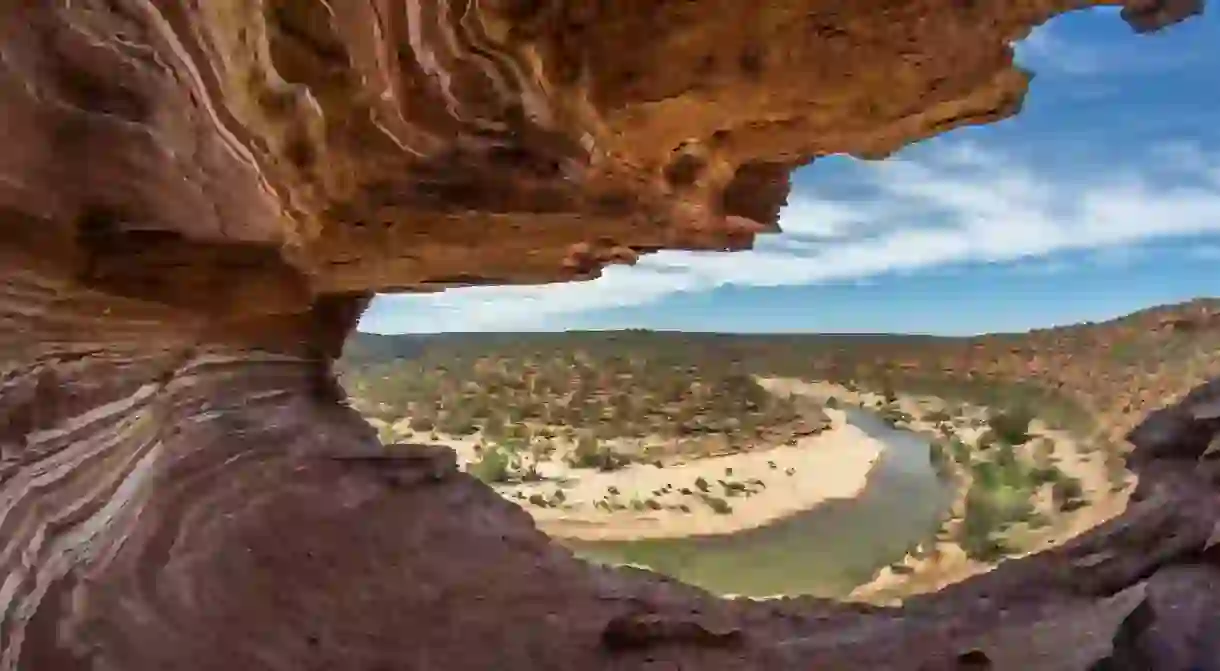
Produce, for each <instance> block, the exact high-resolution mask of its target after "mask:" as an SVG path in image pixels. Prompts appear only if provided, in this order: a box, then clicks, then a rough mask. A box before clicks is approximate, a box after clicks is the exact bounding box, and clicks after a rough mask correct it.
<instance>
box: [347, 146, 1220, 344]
mask: <svg viewBox="0 0 1220 671" xmlns="http://www.w3.org/2000/svg"><path fill="white" fill-rule="evenodd" d="M944 146H945V147H947V149H946V150H945V151H943V152H942V151H938V153H937V154H936V157H935V158H932V159H925V160H915V159H909V158H908V159H901V158H895V159H890V160H887V161H882V162H875V163H865V162H861V163H858V164H855V165H853V166H852V167H851V170H852V172H853V173H854V175H855V177H856V180H855V183H854V184H852V187H853V190H854V189H857V188H859V189H864V190H866V191H868V192H869V194H870V197H869V198H868V199H867V200H861V199H860V198H858V197H857V198H853V199H845V198H835V197H833V196H829V195H826V194H818V195H813V194H810V193H807V192H806V193H804V194H797V195H795V196H794V198H793V199H792V204H791V205H789V207H788V208H786V209H785V211H784V212H783V214H782V218H781V224H782V226H783V228H784V229H785V231H787V232H790V233H793V234H795V235H796V236H798V237H797V238H795V239H785V238H784V237H783V236H782V235H781V236H764V237H762V238H760V239H759V243H758V245H757V246H756V248H755V249H754V250H752V251H746V252H737V253H730V254H722V253H695V252H662V253H659V254H656V255H654V256H648V257H644V258H643V259H641V261H640V263H639V264H638V265H636V266H635V267H613V268H609V269H607V271H606V272H605V274H604V276H603V277H602V278H600V279H598V280H595V281H592V282H584V283H574V284H559V285H547V286H532V287H480V288H472V289H461V290H452V291H449V292H446V293H443V294H431V295H412V296H397V297H390V298H382V299H379V300H380V301H381V303H380V304H379V305H378V307H377V309H376V310H375V311H374V312H373V313H372V314H371V315H369V316H368V317H367V318H366V320H365V323H364V324H363V326H364V327H365V328H368V329H370V330H378V331H387V332H391V331H400V330H404V329H405V330H411V331H427V332H431V331H462V330H515V329H528V328H538V327H544V326H554V325H555V324H556V323H561V322H563V321H564V320H565V319H571V318H573V317H574V316H576V315H578V314H580V313H585V312H589V311H594V310H604V309H607V308H615V307H626V306H636V305H643V304H648V303H651V302H654V301H657V300H659V299H661V298H664V297H666V296H669V295H672V294H674V293H677V292H694V291H708V290H711V289H714V288H716V287H720V286H724V285H728V284H735V285H743V286H756V287H762V286H791V285H808V284H820V283H828V282H867V281H869V280H870V279H871V278H875V277H877V276H880V275H884V274H889V273H905V272H914V271H924V270H930V269H934V268H935V269H942V268H946V267H953V266H956V265H961V264H968V263H980V262H995V263H1012V262H1017V261H1021V260H1023V259H1024V260H1031V261H1037V260H1044V261H1045V260H1051V257H1052V256H1054V255H1057V254H1061V253H1064V252H1092V260H1091V262H1093V263H1119V264H1121V263H1125V262H1128V260H1129V259H1130V254H1131V250H1132V249H1134V248H1135V247H1136V246H1138V245H1140V244H1142V243H1147V242H1150V241H1153V240H1157V239H1167V238H1175V237H1185V236H1194V235H1200V234H1209V233H1220V180H1218V179H1216V176H1217V175H1220V153H1207V152H1205V151H1203V150H1201V149H1196V148H1191V147H1185V146H1176V147H1175V148H1173V149H1172V150H1161V151H1153V152H1150V153H1149V155H1148V156H1136V157H1132V159H1133V160H1132V162H1131V163H1130V164H1129V165H1130V166H1137V167H1138V169H1137V168H1136V167H1129V168H1124V167H1123V166H1112V165H1105V166H1099V165H1096V164H1093V165H1072V163H1071V161H1070V157H1056V158H1055V161H1054V163H1053V164H1052V166H1051V167H1053V168H1054V169H1053V170H1052V171H1046V170H1043V171H1041V172H1040V171H1037V170H1035V169H1033V167H1032V166H1031V165H1028V164H1024V163H1022V162H1020V161H1018V160H1017V159H1015V158H1014V157H1012V156H1009V155H1006V154H1004V153H1003V152H999V151H996V150H993V149H987V148H985V147H982V146H979V145H977V144H972V143H960V142H958V143H954V144H947V145H944ZM938 149H940V148H939V147H938ZM924 153H927V152H924ZM1184 156H1190V157H1191V160H1189V161H1185V160H1182V159H1183V157H1184ZM818 169H819V167H818V166H816V165H815V166H813V167H812V168H810V170H812V172H813V174H814V175H815V176H816V174H817V171H818ZM1166 175H1172V176H1173V178H1172V179H1171V180H1166V179H1164V178H1163V177H1164V176H1166ZM1048 270H1049V268H1048Z"/></svg>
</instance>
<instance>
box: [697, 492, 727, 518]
mask: <svg viewBox="0 0 1220 671" xmlns="http://www.w3.org/2000/svg"><path fill="white" fill-rule="evenodd" d="M703 500H704V501H705V502H706V503H707V506H708V507H709V508H711V509H712V512H714V513H716V514H717V515H728V514H729V513H731V512H733V506H730V505H729V502H728V501H725V500H724V499H722V498H718V497H715V496H705V497H704V498H703Z"/></svg>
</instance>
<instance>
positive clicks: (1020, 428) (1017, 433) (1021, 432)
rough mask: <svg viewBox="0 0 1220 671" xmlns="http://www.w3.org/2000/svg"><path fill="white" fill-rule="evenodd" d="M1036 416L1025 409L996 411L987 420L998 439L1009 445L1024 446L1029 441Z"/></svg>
mask: <svg viewBox="0 0 1220 671" xmlns="http://www.w3.org/2000/svg"><path fill="white" fill-rule="evenodd" d="M1033 420H1034V415H1033V413H1032V412H1030V411H1029V410H1028V409H1026V408H1023V407H1018V408H1013V409H1009V410H1002V411H994V412H992V413H991V416H990V417H989V418H988V419H987V423H988V424H989V425H990V426H991V430H992V431H994V432H995V434H996V437H997V438H998V439H999V440H1001V441H1003V442H1005V443H1008V444H1009V445H1023V444H1025V443H1026V442H1028V441H1029V439H1030V435H1029V423H1030V422H1032V421H1033Z"/></svg>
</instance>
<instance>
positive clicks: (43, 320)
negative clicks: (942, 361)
mask: <svg viewBox="0 0 1220 671" xmlns="http://www.w3.org/2000/svg"><path fill="white" fill-rule="evenodd" d="M1098 4H1115V3H1107V2H1092V1H1089V0H1083V1H1082V0H1022V1H1021V2H990V3H986V2H980V1H978V0H901V1H900V0H859V1H855V2H839V1H834V0H771V1H768V2H744V1H742V0H702V1H700V2H691V1H685V2H680V1H677V0H666V1H661V0H614V1H609V0H606V1H600V0H599V1H594V0H588V1H587V2H582V1H577V0H570V1H567V2H560V1H555V0H550V1H548V0H436V1H431V0H344V1H343V2H339V1H337V0H206V1H204V0H45V1H41V2H33V1H31V2H10V3H8V4H7V6H5V7H4V8H3V9H2V10H0V134H2V137H3V147H2V150H0V212H2V213H3V220H2V221H0V362H2V366H3V367H2V368H0V371H2V374H3V377H2V378H0V576H2V577H0V669H14V668H20V669H34V670H35V671H42V670H43V669H47V670H50V671H58V670H59V669H86V668H90V669H124V670H132V671H143V670H145V669H149V670H151V669H226V670H232V669H262V668H269V669H270V668H291V669H301V668H327V669H351V668H394V669H403V668H406V669H490V668H496V669H514V668H562V669H569V668H578V667H592V668H647V667H648V665H649V664H651V663H652V662H657V663H671V664H677V663H682V664H686V665H688V666H691V665H693V668H707V669H733V668H751V669H753V668H768V669H774V668H808V666H809V665H810V664H820V665H821V666H820V667H819V668H877V669H881V668H899V669H903V668H911V665H912V664H914V663H916V662H918V661H928V662H929V663H933V662H932V660H934V659H940V658H942V657H943V658H944V659H954V655H956V654H958V653H960V652H962V650H968V649H969V648H970V647H974V646H977V645H981V643H980V641H983V642H986V640H989V639H987V637H988V636H992V635H993V634H994V635H996V636H1002V635H1003V634H1004V632H1006V631H1009V630H1015V631H1017V632H1018V633H1019V634H1020V633H1025V634H1028V633H1029V631H1027V630H1026V629H1021V628H1022V627H1035V626H1036V625H1037V623H1038V622H1040V621H1042V620H1043V619H1046V618H1052V619H1053V618H1054V617H1069V618H1070V617H1075V616H1077V615H1078V616H1080V617H1094V616H1096V617H1101V616H1100V615H1097V613H1096V612H1095V611H1096V609H1097V608H1098V607H1099V606H1098V604H1100V603H1101V602H1102V601H1103V600H1104V599H1109V598H1111V595H1114V594H1117V593H1118V592H1120V591H1122V590H1123V589H1125V588H1127V587H1128V586H1130V585H1136V584H1137V583H1139V584H1143V583H1142V582H1141V581H1143V580H1144V579H1145V578H1147V577H1148V576H1150V575H1153V574H1154V573H1156V571H1157V568H1158V567H1160V566H1162V565H1166V564H1167V563H1172V562H1175V561H1178V560H1180V559H1182V558H1183V557H1197V556H1200V555H1201V554H1205V553H1206V552H1207V551H1208V550H1207V549H1206V548H1204V545H1205V543H1206V540H1205V539H1206V538H1208V535H1209V533H1210V528H1211V527H1210V526H1208V525H1209V524H1212V523H1214V520H1215V519H1216V510H1215V508H1216V506H1215V500H1214V499H1215V492H1214V489H1212V488H1211V486H1210V484H1209V481H1208V480H1207V477H1210V476H1208V472H1207V471H1203V472H1198V471H1197V470H1195V469H1194V466H1193V464H1194V462H1193V461H1192V460H1191V459H1184V458H1183V457H1182V455H1183V454H1188V456H1189V454H1193V452H1192V450H1193V449H1194V448H1193V447H1192V446H1194V445H1195V443H1196V442H1198V441H1197V440H1196V439H1197V435H1195V434H1198V433H1199V432H1201V431H1204V430H1206V431H1210V430H1211V425H1210V424H1208V425H1207V426H1206V427H1200V426H1196V425H1195V424H1192V423H1191V422H1192V421H1193V420H1190V418H1189V417H1187V415H1183V414H1182V413H1177V414H1172V413H1171V415H1172V417H1173V418H1174V421H1177V422H1179V424H1181V427H1186V428H1181V427H1179V428H1180V429H1181V430H1182V431H1186V430H1188V429H1189V430H1190V431H1192V432H1193V433H1192V434H1191V437H1190V441H1194V442H1190V445H1189V446H1186V447H1183V446H1182V445H1179V446H1178V447H1177V448H1173V447H1172V446H1169V447H1167V445H1169V443H1173V442H1175V440H1178V439H1177V438H1174V437H1173V436H1172V435H1169V434H1171V433H1173V431H1177V430H1179V429H1178V428H1174V429H1172V430H1170V429H1169V428H1166V429H1163V430H1158V431H1154V432H1153V433H1154V434H1155V435H1156V436H1157V438H1156V440H1157V445H1158V447H1157V448H1156V455H1155V456H1156V458H1152V459H1150V460H1149V461H1148V463H1145V464H1143V465H1142V466H1141V467H1142V468H1143V469H1144V473H1145V475H1146V479H1145V482H1146V484H1145V485H1142V488H1143V489H1144V493H1145V494H1146V500H1145V502H1142V503H1141V504H1139V505H1137V506H1136V507H1135V509H1134V510H1133V512H1131V513H1129V514H1128V515H1126V516H1124V518H1122V520H1120V521H1119V522H1117V523H1116V525H1114V526H1112V527H1110V528H1108V529H1105V530H1102V531H1099V532H1097V533H1095V534H1093V535H1091V536H1087V537H1086V538H1084V539H1082V540H1081V542H1080V543H1079V544H1077V545H1075V546H1072V547H1069V548H1068V549H1065V550H1064V551H1062V552H1060V553H1058V554H1054V553H1050V554H1049V555H1048V556H1047V557H1044V558H1042V559H1039V560H1030V561H1028V562H1017V563H1014V565H1013V568H1012V569H1010V570H1003V571H997V572H996V573H995V574H993V576H991V577H988V578H987V579H986V580H979V581H972V582H971V583H967V584H966V585H963V586H960V588H959V589H955V590H950V591H948V592H946V593H944V594H940V595H935V596H933V597H929V598H928V599H925V600H921V601H918V602H917V603H913V604H911V605H910V606H908V607H907V608H905V609H903V610H901V611H888V610H872V609H859V608H846V607H842V606H837V605H833V604H825V603H820V602H813V601H797V602H794V603H782V604H778V605H768V606H761V605H753V604H745V603H736V604H726V603H719V602H716V601H714V600H710V599H708V598H707V597H706V595H703V594H701V593H699V592H698V591H696V590H692V589H688V588H685V587H681V586H678V585H674V584H670V583H667V582H662V581H658V580H657V579H656V578H655V577H651V576H642V575H639V574H636V573H632V572H625V571H601V570H594V569H591V568H589V567H587V566H585V565H583V564H581V563H579V562H576V561H574V560H573V559H572V558H571V557H570V556H568V555H567V554H566V553H564V552H562V551H560V550H557V549H556V548H554V547H551V546H550V545H548V543H547V541H546V539H545V538H544V537H542V536H541V535H540V534H538V533H537V532H535V531H534V530H533V528H532V526H531V524H530V522H529V520H528V517H527V516H525V515H524V514H518V513H519V511H515V509H513V508H512V507H511V506H509V505H508V504H505V503H503V502H502V501H500V500H499V499H497V498H496V497H494V496H492V495H490V494H489V493H488V492H487V491H486V489H485V488H482V487H481V486H480V485H478V484H477V483H473V482H471V481H469V480H468V479H465V478H462V477H458V476H454V477H452V478H449V479H448V480H445V481H443V482H440V483H436V482H433V480H434V479H435V478H434V477H431V476H432V475H435V474H430V477H427V478H412V477H386V472H387V469H389V470H393V469H394V468H407V469H410V468H414V466H410V464H411V463H414V462H413V461H412V460H405V462H404V464H402V465H401V466H395V465H394V463H395V460H392V459H373V458H365V457H369V456H372V455H374V454H375V451H376V449H377V447H376V440H375V436H374V435H373V433H372V431H371V429H370V428H369V427H368V426H367V425H366V424H364V423H363V422H362V421H361V420H360V418H359V417H358V416H356V415H355V414H354V413H352V412H351V411H350V410H348V409H347V408H345V407H344V406H343V405H342V400H343V393H342V390H341V389H339V388H338V386H337V385H336V384H335V382H334V380H333V377H332V375H331V371H330V364H331V361H332V360H333V359H334V358H335V357H336V356H337V355H338V353H339V349H340V347H341V345H342V342H343V339H344V338H345V337H346V335H347V334H348V333H349V332H350V331H351V329H352V328H354V325H355V322H356V320H357V318H358V316H359V314H360V311H361V310H362V309H363V307H364V305H365V303H366V302H367V300H368V298H369V296H370V295H371V293H372V292H375V291H432V290H437V289H442V288H446V287H450V286H458V285H469V284H488V283H519V282H552V281H570V280H581V279H588V278H592V277H596V276H597V274H598V273H599V272H600V269H601V268H602V267H603V266H604V265H606V264H609V263H631V262H632V261H634V260H635V259H636V258H637V257H638V255H639V254H642V253H647V252H651V251H655V250H659V249H664V248H676V249H724V250H732V249H739V248H742V247H746V246H748V245H749V244H751V241H752V239H753V237H754V235H755V234H757V233H762V232H768V231H774V230H776V227H777V223H778V221H777V220H778V213H779V210H780V208H781V207H782V206H783V204H784V202H785V199H786V197H787V193H788V189H789V183H788V178H789V173H790V172H791V170H792V169H793V168H794V167H795V166H798V165H801V164H804V163H807V162H809V161H811V160H816V159H817V158H818V157H819V156H825V155H830V154H840V153H846V154H852V155H856V156H860V157H865V158H880V157H883V156H885V155H887V154H888V153H890V152H892V151H894V150H895V149H897V148H899V147H900V146H902V145H903V144H905V143H907V142H911V141H915V140H919V139H921V138H926V137H929V136H932V135H935V134H937V133H942V132H945V131H947V130H950V129H953V128H957V127H961V126H964V125H968V124H976V123H986V122H990V121H995V120H997V119H1001V118H1004V117H1006V116H1008V115H1011V114H1013V113H1015V112H1016V111H1017V110H1018V108H1019V107H1020V104H1021V100H1022V97H1023V96H1024V94H1025V92H1026V89H1027V87H1028V84H1029V80H1030V76H1029V74H1027V73H1025V72H1023V71H1021V70H1020V69H1019V68H1017V67H1015V66H1014V65H1013V60H1012V48H1011V43H1012V42H1013V41H1015V40H1019V39H1020V38H1022V37H1023V36H1024V35H1026V34H1027V33H1028V31H1029V30H1030V29H1031V27H1033V26H1036V25H1038V24H1040V23H1042V22H1044V21H1046V20H1048V19H1050V18H1051V17H1053V16H1055V15H1057V14H1060V13H1063V12H1066V11H1070V10H1076V9H1084V8H1086V7H1087V6H1092V5H1098ZM1197 11H1199V5H1198V3H1196V2H1192V1H1191V0H1131V1H1130V2H1128V3H1127V5H1126V6H1125V7H1124V9H1123V16H1124V18H1125V19H1126V20H1127V21H1128V22H1129V23H1131V24H1132V25H1133V26H1134V27H1135V28H1136V29H1137V30H1139V31H1148V30H1152V29H1155V28H1157V27H1160V26H1163V25H1165V24H1168V23H1171V22H1173V21H1176V20H1179V19H1181V18H1184V17H1186V16H1189V15H1190V14H1192V13H1195V12H1197ZM1188 414H1189V413H1188ZM1195 419H1198V418H1197V417H1196V418H1195ZM1174 426H1178V425H1174ZM1191 427H1193V428H1191ZM1184 435H1185V434H1182V436H1184ZM1167 436H1168V437H1167ZM1182 436H1179V438H1181V439H1182V440H1185V438H1182ZM336 456H342V457H348V458H344V459H333V458H331V457H336ZM1186 464H1191V466H1190V467H1189V468H1187V466H1186ZM423 483H431V484H423ZM1170 485H1172V486H1170ZM1179 504H1180V505H1179ZM1200 534H1202V536H1201V535H1200ZM1132 539H1134V540H1132ZM1140 542H1153V543H1159V545H1157V550H1156V552H1152V553H1148V552H1136V551H1135V549H1133V548H1135V547H1136V546H1137V545H1138V544H1139V543H1140ZM1098 556H1100V557H1101V558H1100V559H1098V558H1097V557H1098ZM1196 574H1197V571H1196V572H1195V573H1191V572H1185V573H1181V572H1180V573H1178V574H1175V575H1174V576H1171V577H1166V578H1164V579H1163V580H1162V581H1161V583H1163V586H1162V587H1160V588H1158V589H1159V591H1157V592H1156V595H1157V596H1156V598H1155V599H1154V600H1153V601H1155V603H1154V604H1153V606H1149V608H1152V607H1154V606H1155V605H1156V604H1162V605H1163V604H1164V603H1165V602H1166V601H1167V600H1168V601H1172V600H1173V598H1175V597H1174V595H1175V594H1180V593H1181V591H1182V590H1181V586H1182V585H1183V584H1190V581H1191V580H1195V579H1196V577H1197V576H1196ZM1081 576H1083V577H1081ZM1192 576H1195V577H1192ZM1171 578H1172V579H1171ZM1154 579H1155V576H1154ZM1199 580H1203V582H1200V583H1198V584H1210V583H1209V582H1207V580H1211V578H1207V579H1206V580H1204V579H1203V578H1199ZM1161 583H1157V584H1161ZM1150 589H1151V588H1150ZM997 600H998V601H997ZM999 601H1003V602H1005V603H1004V605H1003V607H1001V605H997V604H998V602H999ZM1010 603H1011V604H1017V605H1015V606H1013V607H1011V608H1010V607H1009V604H1010ZM1014 608H1015V610H1014ZM1102 620H1104V618H1102ZM1098 621H1101V620H1098ZM608 622H610V623H614V624H613V626H610V627H609V628H607V623H608ZM1014 623H1015V624H1014ZM997 627H998V628H997ZM1005 627H1007V628H1008V629H1005ZM1014 627H1015V629H1013V628H1014ZM1068 629H1069V630H1070V628H1068ZM1111 629H1112V628H1111ZM1164 630H1165V628H1164V627H1163V626H1162V627H1161V629H1156V627H1155V626H1154V627H1153V629H1152V631H1154V632H1155V631H1162V633H1163V632H1164ZM997 631H998V632H1000V633H999V634H996V632H997ZM1031 631H1032V630H1031ZM1073 631H1074V630H1073ZM1097 631H1105V627H1104V626H1103V627H1101V629H1098V630H1097ZM606 632H611V633H614V634H615V635H614V636H610V638H611V639H613V640H616V641H618V640H628V639H629V640H630V641H631V645H630V646H627V648H628V649H629V650H620V649H618V648H619V647H621V646H612V647H614V648H615V649H614V650H606V649H603V647H600V646H599V643H598V641H602V640H605V636H606ZM624 632H625V633H624ZM1060 633H1061V634H1062V635H1063V636H1067V638H1064V639H1063V641H1066V644H1065V645H1068V646H1069V647H1070V649H1071V651H1072V653H1071V654H1073V655H1077V656H1079V655H1088V654H1092V653H1093V652H1096V651H1097V648H1098V646H1099V645H1100V646H1101V647H1102V648H1106V647H1107V645H1108V644H1107V642H1106V641H1105V640H1103V639H1105V638H1106V637H1107V636H1108V634H1104V635H1103V634H1097V633H1096V631H1094V632H1092V633H1090V632H1083V633H1082V632H1076V633H1075V634H1071V635H1069V634H1063V633H1062V631H1061V632H1060ZM1069 633H1070V632H1069ZM1148 635H1149V636H1152V635H1153V634H1148ZM1164 635H1167V634H1164ZM624 636H626V638H625V639H624V638H623V637H624ZM1072 636H1075V638H1072ZM1099 636H1101V638H1098V637H1099ZM1137 638H1138V637H1137ZM1048 640H1050V641H1051V642H1050V643H1047V644H1046V645H1052V644H1054V645H1059V644H1060V643H1061V642H1062V641H1059V639H1055V638H1053V637H1052V639H1048ZM1099 641H1100V643H1099ZM725 642H730V643H731V645H724V643H725ZM993 643H994V641H993ZM1124 645H1126V646H1127V647H1130V646H1132V645H1134V646H1136V647H1138V646H1139V645H1142V643H1140V641H1138V640H1137V641H1135V642H1134V643H1131V642H1129V641H1128V642H1126V643H1124ZM1090 646H1092V647H1090ZM993 647H994V646H993ZM1001 647H1002V646H1001ZM1010 647H1011V646H1010ZM1043 647H1046V646H1043ZM632 650H634V651H635V652H631V651H632ZM1082 651H1083V652H1082ZM1104 651H1105V650H1102V652H1104ZM984 652H986V654H987V655H989V656H990V657H991V658H995V659H1003V656H1002V655H1001V656H1000V657H996V656H995V654H994V650H991V651H984ZM942 653H943V654H942ZM1065 654H1066V653H1065ZM945 655H947V656H945ZM1095 656H1096V655H1095ZM650 660H651V661H650ZM947 663H949V662H946V664H947ZM1046 668H1050V667H1046ZM1069 668H1070V667H1069Z"/></svg>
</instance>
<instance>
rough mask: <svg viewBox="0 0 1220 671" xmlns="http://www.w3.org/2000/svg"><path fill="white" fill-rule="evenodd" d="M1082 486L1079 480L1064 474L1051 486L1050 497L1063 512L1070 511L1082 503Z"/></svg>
mask: <svg viewBox="0 0 1220 671" xmlns="http://www.w3.org/2000/svg"><path fill="white" fill-rule="evenodd" d="M1083 496H1084V487H1082V486H1081V484H1080V480H1079V479H1077V478H1074V477H1072V476H1070V475H1064V476H1063V477H1062V478H1060V479H1059V480H1057V481H1056V482H1055V484H1054V485H1052V487H1051V498H1053V499H1054V501H1055V505H1056V506H1058V507H1059V510H1061V511H1063V512H1070V511H1072V510H1075V509H1077V508H1079V507H1081V506H1082V505H1084V501H1083V498H1082V497H1083Z"/></svg>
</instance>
